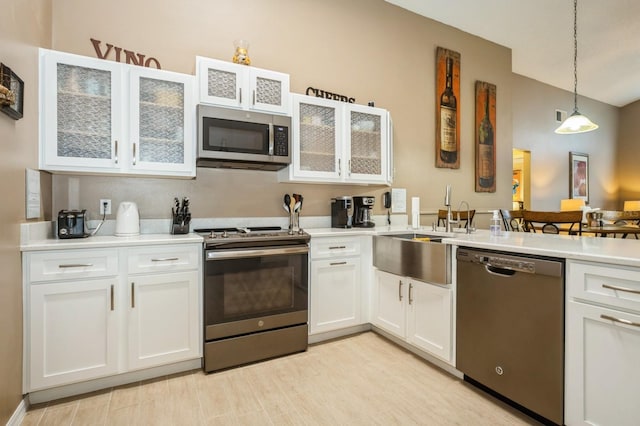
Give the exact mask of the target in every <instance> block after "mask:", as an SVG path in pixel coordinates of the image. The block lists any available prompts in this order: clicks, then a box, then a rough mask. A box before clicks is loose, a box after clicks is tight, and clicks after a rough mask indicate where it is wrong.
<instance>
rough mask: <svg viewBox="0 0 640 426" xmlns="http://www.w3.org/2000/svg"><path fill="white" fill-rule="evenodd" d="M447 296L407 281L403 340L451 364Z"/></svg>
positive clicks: (442, 290)
mask: <svg viewBox="0 0 640 426" xmlns="http://www.w3.org/2000/svg"><path fill="white" fill-rule="evenodd" d="M451 292H452V290H451V289H450V288H444V287H439V286H437V285H434V284H428V283H423V282H420V281H409V291H408V295H407V299H408V303H409V311H408V324H407V338H408V340H409V342H410V343H411V344H413V345H414V346H417V347H419V348H420V349H423V350H425V351H427V352H429V353H431V354H433V355H436V356H437V357H439V358H442V359H444V360H445V361H447V362H451V334H452V330H451Z"/></svg>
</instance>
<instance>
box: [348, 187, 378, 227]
mask: <svg viewBox="0 0 640 426" xmlns="http://www.w3.org/2000/svg"><path fill="white" fill-rule="evenodd" d="M375 203H376V198H375V197H371V196H369V195H365V196H361V197H353V205H354V210H355V212H354V216H353V226H355V227H356V228H373V227H374V226H376V224H375V223H374V222H373V219H372V218H371V210H373V205H374V204H375Z"/></svg>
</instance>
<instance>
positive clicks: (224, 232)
mask: <svg viewBox="0 0 640 426" xmlns="http://www.w3.org/2000/svg"><path fill="white" fill-rule="evenodd" d="M221 237H222V238H229V235H227V231H222V235H221Z"/></svg>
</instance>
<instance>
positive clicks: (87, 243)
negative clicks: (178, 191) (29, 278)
mask: <svg viewBox="0 0 640 426" xmlns="http://www.w3.org/2000/svg"><path fill="white" fill-rule="evenodd" d="M202 242H203V239H202V237H201V236H200V235H198V234H193V233H191V234H183V235H171V234H140V235H138V236H135V237H116V236H93V237H89V238H71V239H67V240H60V239H57V238H45V239H40V240H38V239H36V240H30V241H28V242H26V243H24V244H22V245H21V246H20V250H21V251H23V252H28V251H41V250H66V249H85V248H86V249H88V248H106V247H131V246H144V245H165V244H188V243H202Z"/></svg>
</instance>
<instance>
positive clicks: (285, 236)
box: [194, 226, 310, 248]
mask: <svg viewBox="0 0 640 426" xmlns="http://www.w3.org/2000/svg"><path fill="white" fill-rule="evenodd" d="M194 232H196V233H198V234H200V235H202V237H204V242H205V246H206V247H207V248H209V247H215V246H222V245H225V246H226V245H230V244H232V243H237V242H242V243H246V245H247V246H252V245H253V246H260V245H264V244H267V243H268V244H272V243H274V244H278V243H277V242H280V243H285V244H292V243H300V242H303V243H306V242H308V241H309V239H310V236H309V234H307V233H306V232H304V231H301V232H293V233H290V232H289V231H288V230H286V229H282V228H281V227H279V226H251V227H246V228H200V229H194Z"/></svg>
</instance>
